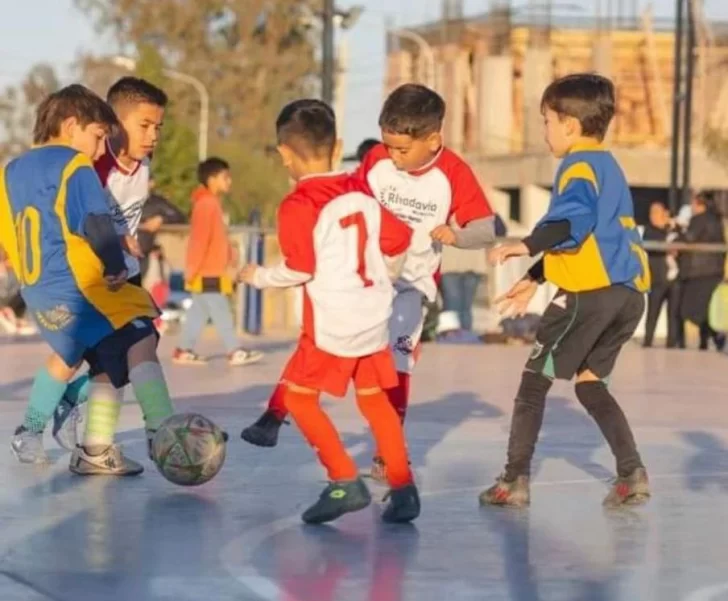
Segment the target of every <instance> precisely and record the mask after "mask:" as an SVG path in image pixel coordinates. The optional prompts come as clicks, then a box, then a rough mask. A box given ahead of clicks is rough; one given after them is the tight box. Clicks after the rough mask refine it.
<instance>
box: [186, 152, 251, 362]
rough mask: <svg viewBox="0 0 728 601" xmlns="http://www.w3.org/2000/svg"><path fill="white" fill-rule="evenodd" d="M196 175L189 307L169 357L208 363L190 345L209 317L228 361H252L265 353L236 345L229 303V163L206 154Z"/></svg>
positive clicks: (189, 257)
mask: <svg viewBox="0 0 728 601" xmlns="http://www.w3.org/2000/svg"><path fill="white" fill-rule="evenodd" d="M197 176H198V180H199V182H200V185H199V186H198V187H197V189H196V190H195V191H194V192H193V193H192V215H191V218H190V236H189V240H188V242H187V261H186V267H185V286H186V288H187V290H188V291H189V292H191V293H192V305H191V306H190V308H189V309H188V310H187V313H186V320H185V323H184V326H183V328H182V334H181V340H180V346H179V348H177V349H176V350H175V352H174V359H173V360H174V362H175V363H180V364H185V365H199V364H205V363H206V362H207V360H206V359H205V358H203V357H201V356H200V355H198V354H197V353H196V352H195V350H194V348H195V345H196V343H197V340H198V338H199V337H200V334H201V333H202V330H203V328H204V327H205V325H206V324H207V321H208V319H211V320H212V323H213V325H214V326H215V328H216V329H217V332H218V334H219V335H220V337H221V338H222V340H223V343H224V344H225V348H226V349H227V352H228V363H229V364H230V365H231V366H239V365H248V364H250V363H255V362H256V361H259V360H260V359H261V358H262V356H263V353H261V352H259V351H249V350H245V349H242V348H239V347H238V342H237V337H236V335H235V324H234V323H233V316H232V310H231V307H230V301H229V297H230V295H231V294H232V291H233V278H232V277H231V270H232V269H233V268H234V267H235V264H234V263H235V256H234V252H233V248H232V246H231V244H230V241H229V240H228V233H227V227H226V225H225V217H224V214H223V207H222V201H221V197H222V196H223V195H225V194H227V193H228V192H229V191H230V188H231V186H232V177H231V176H230V166H229V165H228V163H226V162H225V161H223V160H222V159H219V158H209V159H207V160H205V161H203V162H202V163H200V165H199V167H198V169H197Z"/></svg>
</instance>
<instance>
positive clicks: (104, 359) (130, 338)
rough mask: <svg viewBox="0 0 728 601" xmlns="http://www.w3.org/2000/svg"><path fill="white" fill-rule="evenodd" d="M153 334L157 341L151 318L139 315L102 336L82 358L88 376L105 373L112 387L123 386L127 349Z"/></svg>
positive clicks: (127, 372)
mask: <svg viewBox="0 0 728 601" xmlns="http://www.w3.org/2000/svg"><path fill="white" fill-rule="evenodd" d="M152 335H153V336H155V337H156V339H157V342H158V341H159V334H158V333H157V329H156V328H155V327H154V324H153V323H152V320H151V319H149V318H147V317H141V318H138V319H135V320H134V321H131V322H129V323H128V324H126V325H125V326H124V327H123V328H121V329H119V330H116V331H115V332H114V333H113V334H111V335H110V336H107V337H106V338H104V339H103V340H102V341H101V342H99V343H98V344H97V345H96V346H95V347H93V348H92V349H91V350H89V351H87V352H86V353H85V354H84V356H83V358H84V359H85V360H86V362H87V363H88V367H89V370H88V373H89V377H91V378H93V377H94V376H98V375H100V374H106V375H107V376H108V377H109V380H111V384H112V385H113V386H114V388H123V387H124V386H126V385H127V384H128V383H129V360H128V358H127V355H128V353H129V349H130V348H131V347H132V346H134V345H135V344H136V343H137V342H139V341H141V340H144V338H146V337H147V336H152Z"/></svg>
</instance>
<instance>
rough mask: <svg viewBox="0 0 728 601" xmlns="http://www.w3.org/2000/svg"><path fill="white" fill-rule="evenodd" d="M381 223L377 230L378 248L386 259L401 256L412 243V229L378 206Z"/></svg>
mask: <svg viewBox="0 0 728 601" xmlns="http://www.w3.org/2000/svg"><path fill="white" fill-rule="evenodd" d="M379 208H380V210H381V213H382V223H381V226H380V229H379V246H380V248H381V249H382V252H383V253H384V254H385V255H386V256H388V257H395V256H397V255H401V254H402V253H403V252H404V251H406V250H407V249H408V248H409V245H410V242H411V241H412V228H411V227H410V226H409V225H407V224H406V223H405V222H404V221H401V220H399V219H397V218H396V217H395V216H394V214H393V213H391V212H390V211H389V210H387V209H385V208H384V207H383V206H381V205H380V207H379Z"/></svg>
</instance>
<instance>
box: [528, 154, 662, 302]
mask: <svg viewBox="0 0 728 601" xmlns="http://www.w3.org/2000/svg"><path fill="white" fill-rule="evenodd" d="M562 220H568V221H569V224H570V226H571V236H570V237H569V239H568V240H566V241H564V242H562V243H561V244H559V245H558V246H557V247H555V248H552V249H550V250H549V251H547V252H546V253H545V254H544V273H545V276H546V279H547V280H548V281H549V282H552V283H553V284H555V285H556V286H558V287H559V288H562V289H564V290H567V291H569V292H581V291H585V290H597V289H599V288H606V287H608V286H616V285H625V286H629V287H631V288H634V289H635V290H637V291H639V292H648V291H649V289H650V285H651V283H650V270H649V266H648V263H647V254H646V253H645V251H644V249H643V246H642V238H641V236H640V234H639V232H638V231H637V225H636V223H635V220H634V205H633V202H632V194H631V192H630V190H629V186H628V185H627V180H626V179H625V176H624V173H623V172H622V169H621V167H620V166H619V164H618V163H617V161H616V159H615V158H614V156H613V155H612V154H611V153H610V152H608V151H607V150H605V149H604V147H602V146H601V145H596V144H595V145H593V146H584V147H576V148H573V149H572V150H571V152H570V153H569V154H568V155H566V157H565V158H564V160H563V162H562V163H561V165H560V167H559V169H558V171H557V173H556V178H555V183H554V189H553V193H552V197H551V204H550V206H549V210H548V212H547V214H546V216H545V217H544V218H543V219H542V220H541V221H540V222H539V225H544V224H546V223H549V222H554V221H562ZM537 227H538V226H537Z"/></svg>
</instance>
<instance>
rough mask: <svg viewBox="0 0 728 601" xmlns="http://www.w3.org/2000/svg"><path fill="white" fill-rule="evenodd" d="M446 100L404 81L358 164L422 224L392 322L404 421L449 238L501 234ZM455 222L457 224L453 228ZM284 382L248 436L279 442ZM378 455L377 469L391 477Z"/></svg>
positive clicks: (395, 392)
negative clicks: (457, 145)
mask: <svg viewBox="0 0 728 601" xmlns="http://www.w3.org/2000/svg"><path fill="white" fill-rule="evenodd" d="M444 118H445V102H444V101H443V99H442V98H441V97H440V96H439V95H438V94H437V93H435V92H433V91H432V90H430V89H428V88H426V87H424V86H421V85H416V84H405V85H403V86H401V87H399V88H397V89H396V90H395V91H394V92H392V94H391V95H390V96H389V98H388V99H387V100H386V102H385V103H384V107H383V108H382V112H381V115H380V117H379V125H380V127H381V128H382V140H383V142H384V143H383V144H379V145H377V146H374V147H373V148H372V149H370V150H369V151H368V152H367V153H366V154H365V156H364V160H363V162H362V164H361V165H360V167H359V169H358V171H357V174H356V176H357V178H358V179H360V180H362V182H363V185H364V187H365V189H368V190H369V191H371V193H372V195H373V196H374V197H375V198H376V199H377V200H379V202H380V203H381V204H382V205H383V206H384V207H386V208H387V209H389V210H390V211H392V212H393V213H394V214H395V215H396V216H397V217H399V218H400V219H402V220H403V221H404V222H405V223H407V224H408V225H410V227H412V229H413V231H414V235H413V237H412V243H411V245H410V248H409V249H408V251H407V257H406V260H405V264H404V268H403V271H402V274H401V277H400V278H399V279H398V280H397V281H396V282H395V292H396V295H395V298H394V307H393V312H392V317H391V320H390V324H389V329H390V346H391V348H392V350H393V352H394V357H395V363H396V366H397V372H398V383H397V386H396V387H394V388H393V389H391V390H388V391H387V394H388V396H389V400H390V402H391V404H392V406H393V407H394V408H395V410H396V411H397V413H398V415H399V416H400V418H401V420H402V421H404V419H405V415H406V412H407V404H408V401H409V379H410V373H411V371H412V369H413V367H414V364H415V360H416V357H417V354H418V347H419V341H420V335H421V333H422V324H423V320H424V308H423V304H424V301H425V299H427V300H429V301H431V302H432V301H434V300H435V297H436V295H437V285H436V283H435V278H436V275H437V272H438V269H439V265H440V257H441V254H442V245H443V244H448V245H453V246H457V247H458V248H470V249H479V248H484V247H485V246H486V245H487V244H489V243H491V242H493V240H494V229H493V212H492V210H491V208H490V206H489V204H488V201H487V199H486V198H485V194H484V193H483V190H482V188H481V187H480V185H479V184H478V182H477V180H476V178H475V175H474V174H473V172H472V170H471V169H470V167H469V166H468V165H467V164H466V163H465V162H464V161H463V160H462V159H461V158H460V157H458V156H457V155H456V154H455V153H453V152H452V151H451V150H449V149H447V148H446V147H444V146H443V140H442V134H441V129H442V123H443V119H444ZM452 221H455V223H456V224H457V226H458V227H457V228H454V227H451V225H450V223H451V222H452ZM283 391H284V388H283V387H282V386H279V387H277V388H276V390H275V391H274V393H273V396H272V397H271V399H270V401H269V404H268V409H267V410H266V412H265V413H264V414H263V416H262V417H261V418H260V419H259V420H258V421H257V422H256V423H255V424H253V425H252V426H250V427H249V428H246V429H245V430H243V433H242V437H243V438H244V439H245V440H247V441H248V442H250V443H252V444H256V445H259V446H275V445H276V444H277V441H278V430H279V429H280V426H281V424H282V423H283V419H284V417H285V415H286V410H285V406H284V403H283ZM383 470H384V463H383V461H382V459H381V457H379V455H377V457H375V459H374V466H373V475H374V476H375V477H376V478H377V479H383V477H384V476H383Z"/></svg>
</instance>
